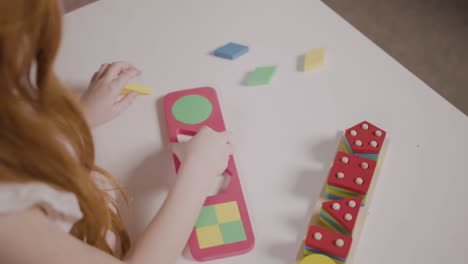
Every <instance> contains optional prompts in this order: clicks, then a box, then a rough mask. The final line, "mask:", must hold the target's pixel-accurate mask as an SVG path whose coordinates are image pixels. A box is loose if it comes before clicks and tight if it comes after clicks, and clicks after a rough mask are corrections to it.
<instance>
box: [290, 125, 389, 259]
mask: <svg viewBox="0 0 468 264" xmlns="http://www.w3.org/2000/svg"><path fill="white" fill-rule="evenodd" d="M385 137H386V132H385V131H383V130H382V129H380V128H378V127H376V126H374V125H372V124H371V123H369V122H367V121H364V122H362V123H360V124H357V125H356V126H354V127H352V128H350V129H348V130H346V131H345V134H344V136H343V138H342V141H341V142H340V146H339V149H338V152H337V154H336V157H335V160H334V162H333V164H332V167H331V168H330V171H329V174H328V179H327V184H326V185H325V188H324V191H323V193H322V194H321V197H320V198H319V200H318V202H317V204H316V206H315V211H314V213H313V216H312V218H311V222H310V227H309V231H308V233H307V237H306V238H305V243H304V250H303V253H304V254H303V255H302V256H301V257H300V258H299V259H300V264H333V263H336V264H342V263H349V261H350V260H349V256H350V255H351V253H352V251H353V246H355V245H354V244H356V241H354V242H353V240H355V238H356V237H357V236H359V234H360V229H361V228H362V226H363V224H364V220H365V217H366V215H367V209H368V204H369V201H370V197H369V195H370V194H371V193H372V191H373V187H374V186H375V183H376V179H377V167H379V165H380V163H381V161H380V159H381V156H382V154H383V149H384V148H383V146H384V144H385V143H386V142H385Z"/></svg>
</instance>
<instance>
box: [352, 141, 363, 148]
mask: <svg viewBox="0 0 468 264" xmlns="http://www.w3.org/2000/svg"><path fill="white" fill-rule="evenodd" d="M354 145H356V146H358V147H360V146H362V141H361V140H356V141H355V142H354Z"/></svg>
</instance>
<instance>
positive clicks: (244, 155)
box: [57, 0, 468, 264]
mask: <svg viewBox="0 0 468 264" xmlns="http://www.w3.org/2000/svg"><path fill="white" fill-rule="evenodd" d="M65 24H66V26H65V36H64V42H63V46H62V50H61V54H60V57H59V60H58V64H57V69H58V73H59V74H60V76H61V77H62V79H63V80H64V81H66V82H67V83H69V84H71V85H73V86H74V87H85V86H86V85H87V83H88V80H89V78H90V77H91V75H92V73H93V72H94V71H95V70H96V69H97V67H98V66H99V65H100V64H101V63H104V62H111V61H114V60H120V59H124V60H129V61H131V62H132V63H134V64H135V65H137V66H138V67H140V68H141V69H143V71H144V74H143V75H142V76H141V77H140V78H139V79H138V80H136V81H135V82H137V83H139V84H142V85H147V86H151V87H153V88H154V90H155V94H154V95H152V96H148V97H141V98H140V99H139V101H138V102H137V103H136V104H134V105H133V106H132V107H131V108H130V109H129V110H128V111H127V112H126V113H124V114H123V115H122V116H121V117H120V118H118V119H117V120H115V121H113V122H111V123H109V124H108V125H105V126H103V127H100V128H98V129H96V130H95V138H96V148H97V158H98V163H99V164H100V165H102V166H103V167H105V168H107V169H108V170H109V171H110V172H111V173H113V174H114V175H115V176H116V177H118V178H119V179H120V180H121V181H122V182H123V184H124V185H125V187H126V188H127V190H128V193H129V195H130V197H131V199H132V202H131V208H132V209H130V212H129V219H128V221H129V228H130V231H131V233H132V236H134V237H135V236H137V235H138V234H139V233H140V232H142V230H143V228H144V226H145V225H146V224H147V223H148V222H149V220H150V218H151V217H152V216H153V215H154V213H155V212H156V211H157V210H158V208H159V206H160V205H161V203H162V201H163V200H164V197H165V195H166V193H167V189H168V185H170V183H171V181H172V179H173V178H174V169H173V163H172V159H171V157H170V155H169V154H168V153H166V152H164V151H163V147H164V145H165V143H166V142H167V137H166V132H165V131H162V130H164V127H165V126H164V125H163V124H164V118H163V116H162V110H161V108H160V103H157V102H158V101H159V100H160V99H161V97H162V96H163V95H165V94H166V93H168V92H172V91H176V90H181V89H187V88H195V87H201V86H212V87H215V88H216V89H217V91H218V94H219V97H220V101H221V105H222V109H223V112H224V117H225V120H226V123H227V126H228V128H229V129H230V130H232V131H234V133H235V139H236V142H237V146H238V153H237V154H236V160H237V164H238V168H239V172H240V175H241V178H242V181H243V184H244V192H245V194H246V197H247V201H248V206H249V209H250V214H251V217H252V220H253V224H254V230H255V233H256V238H257V240H256V246H255V248H254V250H253V251H252V252H251V253H249V254H246V255H243V256H240V257H234V258H229V259H225V260H220V261H215V262H213V263H269V264H271V263H291V262H292V260H293V259H294V257H295V254H296V253H297V249H298V248H297V246H298V244H299V240H300V239H301V238H302V237H303V236H304V234H305V231H306V225H307V222H308V218H309V216H310V209H311V206H312V205H313V204H314V203H315V200H316V198H317V195H318V193H319V190H320V189H321V187H322V184H323V182H324V180H325V177H326V174H327V169H328V166H329V164H330V162H331V161H332V159H333V155H334V153H335V150H336V145H337V143H338V136H337V133H338V131H340V130H343V129H345V128H347V127H349V126H351V125H354V124H355V123H358V122H360V121H362V120H368V121H371V122H373V123H375V124H376V125H378V126H380V127H381V128H383V129H386V130H387V131H388V133H389V137H390V139H391V145H390V149H389V152H388V153H387V157H386V160H385V162H384V166H383V168H382V174H381V175H380V180H379V184H378V186H377V188H376V193H375V195H374V200H373V202H372V205H371V208H370V209H371V213H370V215H369V217H368V219H367V223H366V226H365V228H364V231H363V233H362V238H361V241H360V245H359V248H358V252H357V253H356V258H355V263H359V264H365V263H381V264H386V263H389V264H395V263H399V264H403V263H408V264H409V263H426V264H428V263H434V264H436V263H437V264H439V263H461V262H462V260H463V259H465V258H466V257H468V230H467V229H466V226H465V225H466V219H467V218H468V209H467V208H468V207H467V206H466V203H465V201H464V200H465V199H466V187H467V186H468V174H467V173H466V169H465V166H466V157H467V155H466V154H465V152H464V151H466V150H468V139H467V137H466V136H467V134H468V133H467V132H468V120H467V118H466V116H465V115H464V114H462V113H461V112H459V111H458V110H457V109H456V108H455V107H453V106H452V105H450V104H449V103H448V102H446V101H445V100H444V99H443V98H442V97H440V96H439V95H437V94H436V93H435V92H434V91H433V90H432V89H430V88H429V87H428V86H427V85H425V84H424V83H423V82H421V81H420V80H419V79H418V78H416V77H415V76H414V75H412V74H411V73H410V72H408V71H407V70H406V69H404V68H403V67H402V66H401V65H399V64H398V62H396V61H395V60H393V59H392V58H390V57H389V56H388V55H387V54H385V52H383V51H382V50H381V49H379V48H378V47H377V46H375V45H374V44H373V43H372V42H370V41H369V40H368V39H367V38H366V37H364V36H363V35H362V34H360V33H359V32H358V31H357V30H356V29H354V28H353V27H351V26H350V25H349V24H348V23H346V22H345V21H344V20H343V19H341V18H340V17H339V16H338V15H336V14H335V13H334V12H333V11H331V10H330V9H329V8H328V7H326V6H325V5H324V4H323V3H322V2H319V1H311V0H295V1H271V0H256V1H252V0H236V1H223V0H203V1H162V0H160V1H155V0H133V1H125V0H102V1H99V2H98V3H96V4H92V5H90V6H88V7H85V8H83V9H80V10H78V11H76V12H73V13H71V14H69V15H67V16H66V17H65ZM229 41H234V42H238V43H242V44H247V45H249V46H250V48H251V51H250V52H249V53H248V54H247V55H245V56H243V57H241V58H240V59H238V60H235V61H229V60H224V59H220V58H217V57H214V56H212V55H210V53H211V52H212V51H213V50H214V49H215V48H217V47H219V46H221V45H223V44H225V43H226V42H229ZM320 47H325V48H326V66H325V67H324V68H322V69H319V70H316V71H313V72H307V73H303V72H299V71H298V70H297V64H298V63H297V61H298V57H299V56H301V55H302V54H303V53H305V52H306V51H308V50H311V49H314V48H320ZM269 65H277V66H278V71H277V75H276V76H275V77H274V79H273V82H272V83H271V85H269V86H263V87H247V86H244V85H243V82H244V80H245V77H246V74H247V73H248V72H250V71H252V70H253V69H254V68H255V67H257V66H269ZM192 262H194V261H193V260H191V259H190V258H187V257H186V256H184V257H182V258H181V259H180V263H192Z"/></svg>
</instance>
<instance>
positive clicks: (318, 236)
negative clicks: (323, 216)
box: [305, 225, 353, 263]
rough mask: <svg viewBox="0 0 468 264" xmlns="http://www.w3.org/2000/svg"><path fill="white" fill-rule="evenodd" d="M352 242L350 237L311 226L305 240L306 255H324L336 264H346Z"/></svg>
mask: <svg viewBox="0 0 468 264" xmlns="http://www.w3.org/2000/svg"><path fill="white" fill-rule="evenodd" d="M352 241H353V240H352V238H351V237H349V236H346V235H343V234H340V233H337V232H333V231H331V230H328V229H326V228H322V227H318V226H315V225H311V226H310V227H309V232H307V237H306V240H305V251H306V255H307V254H309V253H312V254H314V253H315V254H322V255H325V256H328V257H330V258H332V259H333V260H334V261H335V262H336V263H345V262H346V258H347V257H348V253H349V249H350V248H351V244H352Z"/></svg>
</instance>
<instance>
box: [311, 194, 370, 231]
mask: <svg viewBox="0 0 468 264" xmlns="http://www.w3.org/2000/svg"><path fill="white" fill-rule="evenodd" d="M361 203H362V197H354V198H348V199H341V200H335V201H329V202H324V203H322V210H323V211H325V213H323V212H321V213H320V218H321V220H322V221H324V222H325V224H327V225H328V226H331V227H332V230H334V231H337V232H340V233H342V234H345V235H348V236H351V235H352V233H353V230H354V226H355V225H356V220H357V218H358V215H359V210H360V208H361ZM327 214H328V215H327ZM343 229H344V230H343Z"/></svg>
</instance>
